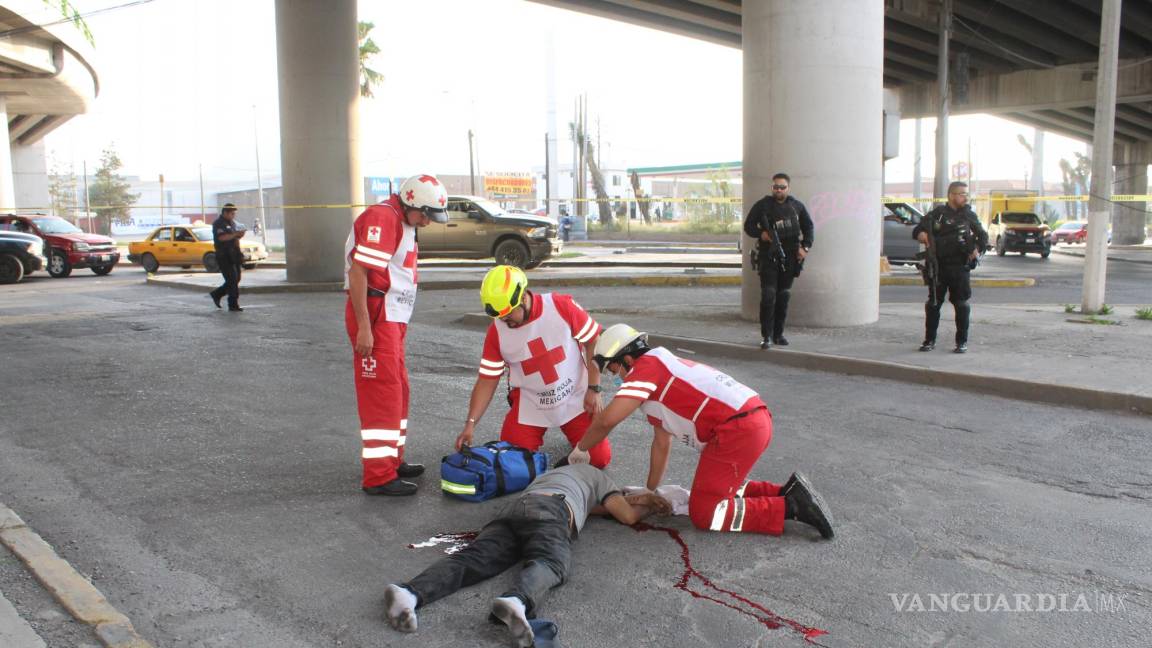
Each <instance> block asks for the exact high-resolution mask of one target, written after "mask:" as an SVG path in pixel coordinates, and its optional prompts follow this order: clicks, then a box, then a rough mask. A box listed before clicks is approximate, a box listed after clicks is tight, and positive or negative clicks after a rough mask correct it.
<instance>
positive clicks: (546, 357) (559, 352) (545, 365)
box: [521, 338, 568, 385]
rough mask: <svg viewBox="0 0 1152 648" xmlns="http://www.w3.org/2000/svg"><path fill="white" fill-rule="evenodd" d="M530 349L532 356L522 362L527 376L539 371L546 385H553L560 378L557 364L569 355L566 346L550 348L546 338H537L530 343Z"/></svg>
mask: <svg viewBox="0 0 1152 648" xmlns="http://www.w3.org/2000/svg"><path fill="white" fill-rule="evenodd" d="M528 350H529V351H531V352H532V357H531V358H528V359H527V360H525V361H524V362H522V363H521V364H522V365H523V367H524V375H525V376H527V375H529V374H534V373H539V374H540V377H541V378H543V379H544V384H545V385H551V384H552V383H554V382H556V381H557V380H559V379H560V374H558V373H556V365H558V364H560V363H561V362H564V359H565V358H567V357H568V356H567V354H565V353H564V347H562V346H558V347H556V348H554V349H548V348H545V346H544V338H536V339H535V340H532V341H531V342H529V343H528Z"/></svg>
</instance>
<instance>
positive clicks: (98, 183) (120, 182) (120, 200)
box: [88, 146, 140, 234]
mask: <svg viewBox="0 0 1152 648" xmlns="http://www.w3.org/2000/svg"><path fill="white" fill-rule="evenodd" d="M122 166H124V165H123V163H121V162H120V156H119V155H117V154H116V150H115V149H114V148H112V147H111V146H109V147H108V148H106V149H104V152H103V153H101V154H100V167H99V168H97V169H96V176H95V178H94V179H93V181H92V184H91V186H90V187H89V188H88V200H89V202H90V203H91V208H92V211H94V212H96V218H97V222H98V223H99V224H100V229H101V231H103V232H104V233H105V234H111V233H112V223H113V222H115V223H117V224H120V225H124V224H127V223H128V220H129V219H130V218H131V215H132V205H134V204H136V201H137V200H139V199H140V194H134V193H132V192H131V191H129V189H130V188H131V185H129V184H128V181H127V180H125V179H124V177H123V176H121V175H120V174H119V173H118V171H120V168H121V167H122Z"/></svg>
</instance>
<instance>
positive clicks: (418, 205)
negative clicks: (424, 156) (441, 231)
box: [400, 173, 448, 223]
mask: <svg viewBox="0 0 1152 648" xmlns="http://www.w3.org/2000/svg"><path fill="white" fill-rule="evenodd" d="M400 202H401V203H403V204H404V205H405V206H406V207H411V208H413V209H419V210H420V211H422V212H424V215H425V216H427V217H428V218H429V219H430V220H432V221H434V222H437V223H447V222H448V212H447V209H446V208H447V207H448V192H447V191H445V190H444V185H442V184H440V181H439V180H437V179H436V176H432V175H428V174H426V173H422V174H420V175H414V176H412V177H411V178H408V179H407V180H405V181H404V184H402V185H400Z"/></svg>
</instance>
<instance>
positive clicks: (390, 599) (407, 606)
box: [384, 585, 416, 632]
mask: <svg viewBox="0 0 1152 648" xmlns="http://www.w3.org/2000/svg"><path fill="white" fill-rule="evenodd" d="M384 615H385V616H386V617H388V625H390V626H392V627H393V628H395V629H396V630H399V631H400V632H416V595H415V594H413V593H412V592H410V591H409V590H408V589H407V588H405V587H400V586H399V585H389V586H388V587H387V589H385V590H384Z"/></svg>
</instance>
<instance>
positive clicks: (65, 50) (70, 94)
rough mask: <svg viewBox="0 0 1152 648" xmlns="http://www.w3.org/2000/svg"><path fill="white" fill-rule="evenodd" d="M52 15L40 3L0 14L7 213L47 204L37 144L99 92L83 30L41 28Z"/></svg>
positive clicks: (11, 1)
mask: <svg viewBox="0 0 1152 648" xmlns="http://www.w3.org/2000/svg"><path fill="white" fill-rule="evenodd" d="M54 9H55V5H54V4H53V5H49V4H46V3H44V2H42V1H41V0H5V1H4V2H3V5H2V6H0V128H3V131H0V209H3V210H7V211H11V210H12V209H14V208H15V207H17V206H21V205H37V206H40V205H45V204H47V203H48V189H47V176H46V175H45V170H46V169H45V160H44V151H43V145H42V144H41V140H42V139H43V138H44V136H45V135H47V134H48V133H50V132H52V131H53V130H55V129H57V128H59V127H60V126H62V125H63V124H64V123H66V122H67V121H68V120H69V119H71V118H73V117H75V116H76V115H81V114H84V113H85V112H87V111H88V106H89V105H90V103H91V102H92V101H93V100H94V99H95V98H96V95H97V94H98V93H99V91H100V85H99V78H98V77H97V75H96V70H95V68H94V66H93V63H92V60H93V53H92V47H91V45H90V44H89V43H88V41H87V40H86V37H85V33H84V32H83V31H82V29H83V26H82V23H81V24H80V26H79V27H78V25H77V24H74V23H71V22H64V23H61V24H57V25H44V26H41V23H43V22H45V20H44V17H45V13H46V11H51V10H54ZM59 17H61V15H60V14H58V15H57V18H59ZM14 175H15V176H18V177H21V179H22V180H24V179H26V181H21V182H14V181H13V176H14ZM41 185H42V186H41Z"/></svg>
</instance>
